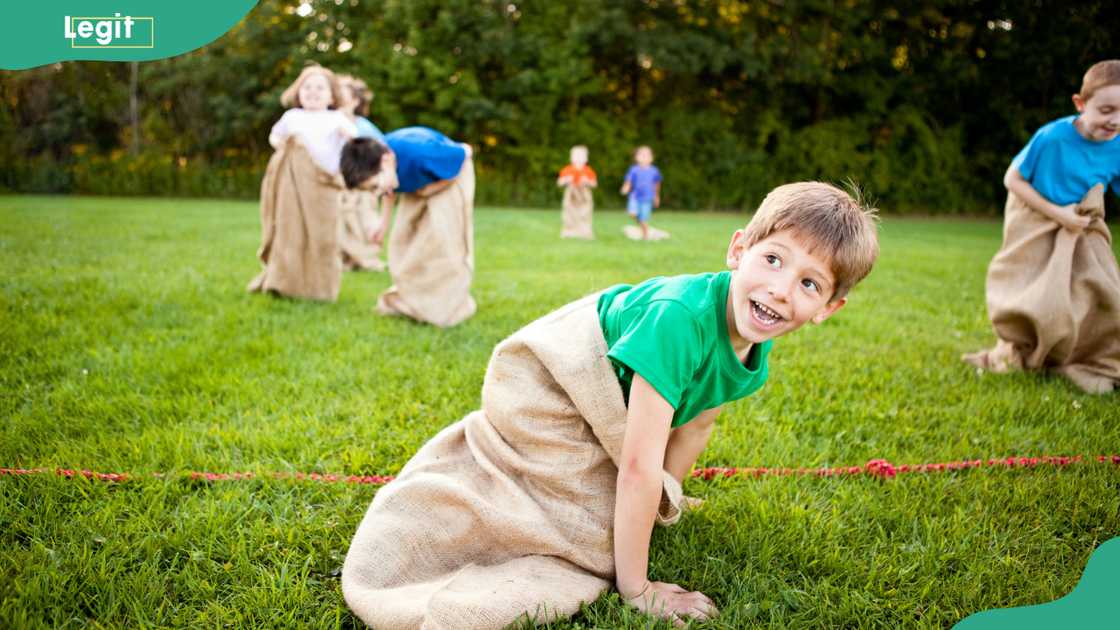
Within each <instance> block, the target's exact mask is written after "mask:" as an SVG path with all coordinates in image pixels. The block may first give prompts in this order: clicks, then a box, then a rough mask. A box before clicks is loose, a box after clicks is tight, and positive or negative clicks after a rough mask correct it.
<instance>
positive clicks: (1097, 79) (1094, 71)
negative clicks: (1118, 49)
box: [1079, 59, 1120, 101]
mask: <svg viewBox="0 0 1120 630" xmlns="http://www.w3.org/2000/svg"><path fill="white" fill-rule="evenodd" d="M1110 85H1120V59H1109V60H1107V61H1098V62H1097V63H1095V64H1093V65H1092V67H1090V68H1089V70H1088V71H1087V72H1085V77H1084V78H1082V79H1081V92H1079V94H1080V96H1081V99H1082V100H1086V101H1087V100H1089V99H1091V98H1093V94H1096V92H1097V90H1099V89H1101V88H1103V87H1108V86H1110Z"/></svg>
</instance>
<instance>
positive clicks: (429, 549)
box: [342, 295, 682, 629]
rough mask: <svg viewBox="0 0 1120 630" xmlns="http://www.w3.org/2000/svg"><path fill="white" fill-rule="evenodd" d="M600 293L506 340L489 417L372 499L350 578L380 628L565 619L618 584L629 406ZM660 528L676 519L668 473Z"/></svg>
mask: <svg viewBox="0 0 1120 630" xmlns="http://www.w3.org/2000/svg"><path fill="white" fill-rule="evenodd" d="M597 297H598V296H594V295H593V296H588V297H586V298H584V299H582V300H579V301H577V302H573V303H572V304H569V305H567V306H565V307H563V308H561V309H559V310H557V311H555V312H553V313H551V314H549V315H546V316H545V317H543V318H541V319H539V320H537V321H535V322H533V323H532V324H529V325H528V326H526V327H525V328H523V329H521V330H520V331H518V332H516V333H514V334H513V335H512V336H510V337H509V338H507V339H506V340H504V341H502V342H501V343H500V344H499V345H498V346H497V348H495V349H494V353H493V355H492V356H491V358H490V364H489V366H488V368H487V370H486V378H485V380H484V383H483V386H482V409H481V410H479V411H475V412H472V413H470V414H469V415H467V416H466V417H465V418H463V419H462V420H460V421H458V422H456V423H455V424H453V425H451V426H449V427H447V428H446V429H444V430H443V431H441V432H440V433H439V434H438V435H436V436H435V437H434V438H432V440H431V441H429V442H428V443H427V444H425V445H424V446H423V447H422V448H421V449H420V451H419V452H417V453H416V455H415V456H413V458H412V459H411V460H410V461H409V462H408V464H406V465H405V467H404V469H403V470H401V472H400V475H399V476H398V477H397V478H396V480H394V481H393V482H391V483H389V484H388V485H386V486H385V487H384V488H382V489H381V490H380V492H378V493H377V496H376V497H375V498H374V500H373V504H372V505H371V506H370V508H369V510H368V511H367V513H366V515H365V518H364V519H363V520H362V523H361V525H359V527H358V532H357V534H356V535H355V536H354V540H353V542H352V543H351V546H350V551H349V553H347V555H346V562H345V565H344V566H343V570H342V593H343V595H344V597H345V598H346V602H347V603H348V604H349V605H350V608H351V609H352V610H353V611H354V612H355V613H356V614H357V615H358V616H359V617H360V618H361V619H362V620H363V621H365V622H366V623H367V624H369V625H370V626H371V627H373V628H378V629H403V628H424V629H444V628H448V629H450V628H456V629H459V628H482V629H485V628H503V627H505V626H506V625H507V624H509V623H511V622H514V621H515V620H517V619H518V618H520V617H522V616H523V615H528V616H529V617H530V618H532V619H534V620H535V621H536V622H538V623H539V622H544V621H547V620H552V619H556V618H560V617H567V616H570V615H572V614H574V613H576V612H577V611H578V610H579V605H580V603H581V602H588V601H592V600H594V599H595V598H596V597H598V596H599V594H600V593H602V592H603V591H604V590H605V589H607V588H609V587H610V586H611V584H612V582H613V577H614V559H613V549H612V547H613V545H612V524H613V517H614V502H615V481H616V477H617V474H618V473H617V468H616V465H617V462H618V458H619V456H620V453H621V449H622V438H623V433H624V431H625V426H626V407H625V405H624V403H623V399H622V389H621V387H620V386H619V384H618V378H617V377H616V376H615V373H614V370H613V369H612V367H611V364H610V361H609V360H608V359H607V357H606V353H607V345H606V341H605V340H604V339H603V334H602V332H601V330H600V328H599V317H598V312H597V310H596V307H595V305H596V300H597ZM663 487H664V492H663V494H662V504H661V508H660V511H659V515H658V522H659V523H661V524H671V523H674V522H676V520H677V519H678V518H679V517H680V509H681V508H680V506H681V500H682V497H681V488H680V485H679V484H678V483H677V481H676V480H675V479H674V478H673V477H671V476H670V475H669V474H668V473H665V475H664V484H663Z"/></svg>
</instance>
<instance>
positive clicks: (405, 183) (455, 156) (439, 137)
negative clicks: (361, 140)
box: [385, 127, 467, 193]
mask: <svg viewBox="0 0 1120 630" xmlns="http://www.w3.org/2000/svg"><path fill="white" fill-rule="evenodd" d="M385 144H387V145H389V148H390V149H392V150H393V153H395V154H397V179H398V180H400V186H398V187H397V190H398V191H400V192H406V193H410V192H416V191H417V190H420V189H421V188H423V187H424V186H427V185H428V184H430V183H432V182H436V181H439V180H441V179H452V178H454V177H455V176H457V175H458V174H459V170H460V169H462V168H463V162H464V161H466V159H467V151H466V149H464V148H463V146H462V145H461V144H459V143H458V142H455V141H454V140H452V139H451V138H448V137H447V136H445V135H443V134H442V133H440V132H438V131H436V130H435V129H429V128H427V127H404V128H403V129H397V130H396V131H390V132H389V133H387V134H385Z"/></svg>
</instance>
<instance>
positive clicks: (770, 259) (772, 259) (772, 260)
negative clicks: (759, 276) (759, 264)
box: [765, 254, 782, 269]
mask: <svg viewBox="0 0 1120 630" xmlns="http://www.w3.org/2000/svg"><path fill="white" fill-rule="evenodd" d="M765 259H766V264H768V265H770V266H771V267H773V268H775V269H777V268H779V267H781V266H782V260H781V259H780V258H778V257H777V256H775V255H774V254H766V256H765Z"/></svg>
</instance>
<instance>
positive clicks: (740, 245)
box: [727, 230, 747, 269]
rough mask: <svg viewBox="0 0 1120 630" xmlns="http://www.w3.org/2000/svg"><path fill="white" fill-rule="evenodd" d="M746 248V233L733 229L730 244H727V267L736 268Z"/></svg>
mask: <svg viewBox="0 0 1120 630" xmlns="http://www.w3.org/2000/svg"><path fill="white" fill-rule="evenodd" d="M746 250H747V235H746V234H744V233H743V231H742V230H735V233H734V234H732V235H731V244H729V245H728V246H727V268H728V269H738V268H739V262H740V261H741V260H742V259H743V253H744V252H745V251H746Z"/></svg>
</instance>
